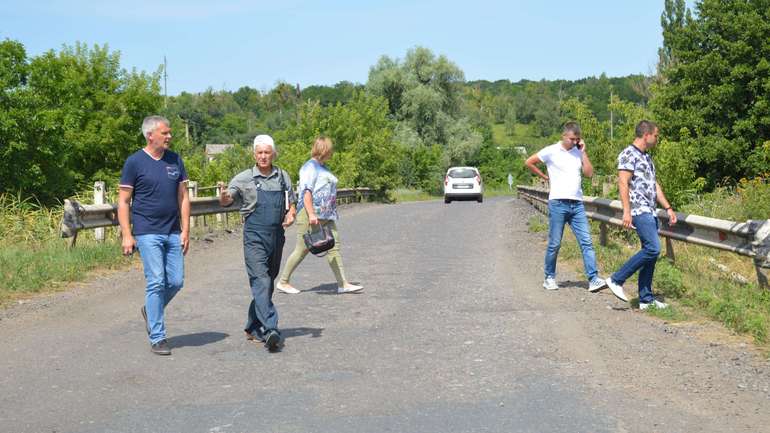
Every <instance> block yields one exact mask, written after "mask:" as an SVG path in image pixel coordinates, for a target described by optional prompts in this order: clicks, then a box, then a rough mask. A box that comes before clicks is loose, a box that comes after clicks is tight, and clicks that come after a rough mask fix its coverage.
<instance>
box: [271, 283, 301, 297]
mask: <svg viewBox="0 0 770 433" xmlns="http://www.w3.org/2000/svg"><path fill="white" fill-rule="evenodd" d="M275 288H276V290H280V291H281V292H283V293H287V294H289V295H296V294H297V293H299V290H297V289H296V288H295V287H294V286H292V285H291V284H288V283H286V284H285V283H276V285H275Z"/></svg>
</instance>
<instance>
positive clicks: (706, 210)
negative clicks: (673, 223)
mask: <svg viewBox="0 0 770 433" xmlns="http://www.w3.org/2000/svg"><path fill="white" fill-rule="evenodd" d="M682 212H686V213H691V214H695V215H703V216H708V217H712V218H719V219H726V220H730V221H747V220H751V219H755V220H762V219H767V217H768V215H770V175H765V176H759V177H756V178H754V179H741V180H740V181H739V182H738V185H736V186H725V187H719V188H717V189H715V190H714V191H712V192H709V193H706V194H701V195H698V196H696V197H695V198H693V199H692V200H691V202H690V203H688V204H687V205H686V206H684V207H683V208H682Z"/></svg>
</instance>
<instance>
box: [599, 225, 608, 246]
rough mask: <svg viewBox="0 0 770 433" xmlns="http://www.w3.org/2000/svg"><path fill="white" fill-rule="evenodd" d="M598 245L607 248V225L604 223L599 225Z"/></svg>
mask: <svg viewBox="0 0 770 433" xmlns="http://www.w3.org/2000/svg"><path fill="white" fill-rule="evenodd" d="M599 245H601V246H603V247H606V246H607V224H606V223H601V224H599Z"/></svg>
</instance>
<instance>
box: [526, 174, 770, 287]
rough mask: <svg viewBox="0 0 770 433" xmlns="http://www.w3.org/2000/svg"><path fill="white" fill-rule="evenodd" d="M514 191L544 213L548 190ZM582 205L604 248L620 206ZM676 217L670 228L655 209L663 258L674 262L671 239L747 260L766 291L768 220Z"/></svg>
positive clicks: (589, 201) (589, 200)
mask: <svg viewBox="0 0 770 433" xmlns="http://www.w3.org/2000/svg"><path fill="white" fill-rule="evenodd" d="M516 189H517V191H518V193H519V197H520V198H522V199H524V200H526V201H528V202H529V203H531V204H532V205H533V206H534V207H535V208H536V209H538V210H539V211H541V212H543V213H546V214H547V213H548V190H546V189H543V188H535V187H531V186H524V185H517V186H516ZM583 204H584V206H585V209H586V215H587V216H588V217H589V218H591V219H593V220H596V221H599V223H600V224H599V230H600V232H599V243H600V244H601V245H607V225H608V224H611V225H614V226H620V227H622V225H623V205H622V204H621V202H620V201H619V200H609V199H605V198H598V197H591V196H585V197H584V198H583ZM676 215H677V223H676V224H674V225H670V224H669V223H668V215H667V214H666V212H665V211H664V210H662V209H656V217H657V218H658V221H659V222H660V224H659V228H658V234H659V235H660V236H663V237H664V238H665V239H666V255H667V256H668V257H669V258H671V259H672V260H673V259H674V245H673V243H672V242H671V240H672V239H675V240H678V241H681V242H687V243H691V244H695V245H701V246H704V247H708V248H715V249H719V250H723V251H730V252H733V253H735V254H739V255H742V256H746V257H751V258H752V259H753V260H754V268H755V270H756V272H757V281H758V282H759V285H760V287H762V288H765V289H767V288H768V274H770V220H749V221H746V222H736V221H728V220H721V219H716V218H709V217H704V216H700V215H689V214H683V213H677V214H676Z"/></svg>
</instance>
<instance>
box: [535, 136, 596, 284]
mask: <svg viewBox="0 0 770 433" xmlns="http://www.w3.org/2000/svg"><path fill="white" fill-rule="evenodd" d="M538 163H543V164H545V166H546V167H547V168H548V174H547V175H546V174H545V173H543V172H542V171H541V170H540V168H538V167H537V164H538ZM524 164H525V165H526V166H527V168H529V169H530V170H531V171H532V172H533V173H535V174H536V175H538V176H540V177H541V178H542V179H545V180H547V181H549V183H550V186H551V189H550V192H549V194H548V248H547V249H546V253H545V282H543V287H545V288H546V290H556V289H558V288H559V286H558V285H557V284H556V258H557V257H558V255H559V248H560V247H561V238H562V235H563V234H564V225H565V224H569V226H570V227H571V228H572V233H574V234H575V238H576V239H577V241H578V244H579V245H580V250H581V251H582V252H583V265H584V266H585V273H586V277H587V278H588V290H589V291H591V292H596V291H598V290H601V289H602V288H604V287H606V286H607V283H606V282H605V281H604V279H602V278H600V277H599V272H598V270H597V269H596V253H595V252H594V246H593V241H592V240H591V230H590V228H589V225H588V218H587V217H586V211H585V208H584V207H583V188H582V185H581V183H582V177H581V173H582V175H585V176H587V177H591V176H593V174H594V168H593V166H592V165H591V160H589V159H588V154H586V144H585V142H584V141H583V140H581V139H580V126H579V125H578V124H577V123H576V122H567V123H566V124H564V128H563V129H562V134H561V141H559V142H558V143H556V144H552V145H550V146H546V147H545V148H543V149H541V150H540V151H539V152H537V153H536V154H534V155H532V156H530V157H529V158H527V160H526V161H525V163H524Z"/></svg>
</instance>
